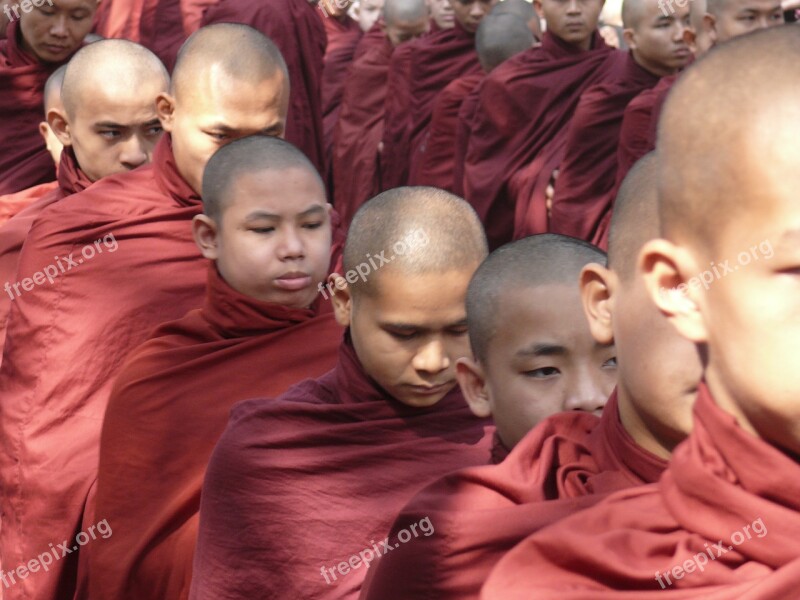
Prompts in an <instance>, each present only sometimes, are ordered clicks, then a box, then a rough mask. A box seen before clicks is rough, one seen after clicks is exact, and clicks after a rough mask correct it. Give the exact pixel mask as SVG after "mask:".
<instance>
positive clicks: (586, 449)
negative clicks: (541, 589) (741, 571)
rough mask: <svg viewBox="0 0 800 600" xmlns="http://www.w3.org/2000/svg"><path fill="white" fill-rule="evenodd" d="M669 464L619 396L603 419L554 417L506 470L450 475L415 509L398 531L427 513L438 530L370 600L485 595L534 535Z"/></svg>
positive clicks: (377, 583)
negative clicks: (622, 412) (634, 424)
mask: <svg viewBox="0 0 800 600" xmlns="http://www.w3.org/2000/svg"><path fill="white" fill-rule="evenodd" d="M665 468H666V461H664V460H662V459H660V458H658V457H656V456H654V455H652V454H650V453H649V452H647V451H646V450H644V449H642V448H641V447H640V446H638V445H637V444H636V442H634V440H633V438H631V436H630V435H629V434H628V432H627V431H626V430H625V429H624V428H623V426H622V423H621V422H620V419H619V409H618V404H617V398H616V393H614V394H613V395H612V396H611V398H610V399H609V401H608V403H607V404H606V408H605V410H604V412H603V416H602V417H601V418H598V417H596V416H594V415H591V414H588V413H583V412H569V413H561V414H558V415H555V416H553V417H550V418H548V419H546V420H545V421H543V422H542V423H540V424H539V425H538V426H537V427H536V428H534V429H533V430H532V431H531V432H530V433H529V434H528V435H526V436H525V437H524V438H523V439H522V441H520V442H519V444H517V446H516V447H515V448H514V449H513V450H512V451H511V453H510V454H509V455H508V457H507V458H506V459H505V460H504V461H503V462H501V463H500V464H498V465H490V466H483V467H473V468H468V469H462V470H461V471H457V472H455V473H452V474H450V475H447V476H445V477H443V478H442V479H440V480H439V481H437V482H435V483H433V484H431V485H429V486H428V487H427V488H425V489H424V490H423V491H422V492H421V493H419V494H418V495H417V496H416V497H415V498H414V499H413V500H412V501H411V502H410V503H409V504H408V505H406V507H405V508H404V509H403V510H402V512H401V513H400V515H399V517H398V518H397V520H396V521H395V523H394V525H393V527H392V534H396V533H397V532H399V531H401V530H402V529H405V528H407V527H408V526H409V525H410V524H411V523H415V522H418V521H419V519H420V518H423V517H424V516H430V519H431V521H432V522H433V523H435V524H436V533H435V534H434V535H431V536H429V537H420V538H417V539H415V540H413V541H412V542H410V543H408V544H405V545H403V546H401V547H400V548H398V549H396V550H395V551H393V552H392V553H391V554H390V555H388V556H385V557H383V558H381V560H380V562H378V564H377V566H376V567H375V568H376V571H375V572H374V573H373V574H372V575H371V581H370V586H369V588H368V589H367V591H366V593H364V594H362V599H364V600H406V599H409V598H436V599H437V600H467V599H477V598H478V596H479V593H480V589H481V586H482V585H483V582H484V581H485V580H486V577H487V576H488V574H489V573H490V571H491V569H492V568H493V567H494V566H495V564H497V562H498V561H499V560H500V559H501V558H502V557H503V555H504V554H505V553H506V552H508V551H509V550H510V549H511V548H513V547H514V546H515V545H516V544H517V543H519V542H520V541H522V540H524V539H525V538H526V537H527V536H529V535H530V534H531V533H533V532H535V531H537V530H539V529H541V528H543V527H546V526H548V525H550V524H552V523H553V522H555V521H557V520H559V519H561V518H564V517H566V516H568V515H570V514H572V513H573V512H576V511H578V510H581V509H583V508H587V507H589V506H592V505H594V504H595V503H597V502H599V501H600V499H602V498H603V497H605V496H607V495H608V494H609V493H610V492H613V491H617V490H620V489H625V488H629V487H632V486H639V485H641V484H643V483H651V482H653V481H656V480H657V479H658V477H659V476H660V474H661V473H662V472H663V470H664V469H665ZM533 597H535V596H529V598H533Z"/></svg>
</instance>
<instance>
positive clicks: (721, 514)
mask: <svg viewBox="0 0 800 600" xmlns="http://www.w3.org/2000/svg"><path fill="white" fill-rule="evenodd" d="M799 537H800V472H799V469H798V464H797V462H796V460H795V459H793V458H792V457H791V456H788V455H787V454H785V453H783V452H781V451H780V450H779V449H778V448H776V447H774V446H772V445H770V444H769V443H767V442H766V441H764V440H763V439H760V438H757V437H755V436H754V435H752V434H750V433H748V432H746V431H744V430H743V429H742V428H741V427H740V426H739V425H738V424H737V423H736V420H735V419H734V417H733V416H731V415H730V414H728V413H726V412H725V411H723V410H722V409H721V408H719V407H718V406H717V405H716V404H715V403H714V400H713V399H712V398H711V396H710V394H709V392H708V390H707V389H706V388H705V386H701V388H700V393H699V395H698V398H697V402H696V403H695V408H694V430H693V431H692V433H691V434H690V436H689V438H688V440H686V441H685V442H683V443H682V444H681V445H680V446H679V447H678V448H677V449H676V450H675V452H674V454H673V456H672V460H671V462H670V464H669V467H668V468H667V470H666V472H665V473H664V476H663V477H662V478H661V480H660V481H659V482H658V483H656V484H653V485H648V486H643V487H641V488H638V489H633V490H626V491H623V492H619V493H617V494H614V495H612V496H611V497H609V498H607V499H606V500H604V501H602V502H601V503H599V504H598V505H597V506H594V507H592V508H589V509H587V510H586V511H583V512H581V513H579V514H576V515H574V516H571V517H569V518H568V519H564V520H563V521H561V522H559V523H556V524H555V525H553V526H552V527H548V528H546V529H544V530H542V531H540V532H538V533H536V534H534V535H533V536H531V537H530V538H528V539H526V540H525V541H524V542H522V543H521V544H519V545H518V546H517V547H516V548H514V549H513V550H512V551H511V552H510V553H508V554H507V555H506V556H505V557H504V558H503V559H502V560H501V561H500V563H499V564H498V565H497V567H496V568H495V569H494V571H493V572H492V574H491V576H490V577H489V580H488V581H487V583H486V585H485V586H484V589H483V592H482V595H481V598H482V599H484V600H515V599H523V598H524V599H526V600H527V599H529V598H558V599H559V600H573V599H575V600H577V599H585V598H597V599H602V600H614V599H617V598H619V599H623V598H637V599H639V598H641V599H642V600H647V599H649V598H652V599H654V600H657V599H659V598H668V599H673V598H675V599H684V598H686V599H688V598H692V599H694V598H703V599H706V598H708V599H710V600H722V599H726V600H727V599H730V600H733V599H736V600H740V599H746V600H756V599H778V598H794V597H795V596H796V595H797V581H798V579H800V558H798V550H797V540H798V538H799ZM564 557H569V560H564ZM684 565H689V566H686V567H685V566H684ZM676 568H678V569H680V570H679V571H678V575H677V576H676V575H675V574H674V573H675V569H676ZM667 574H669V578H668V579H665V576H666V575H667ZM658 576H660V577H661V581H660V582H659V580H658Z"/></svg>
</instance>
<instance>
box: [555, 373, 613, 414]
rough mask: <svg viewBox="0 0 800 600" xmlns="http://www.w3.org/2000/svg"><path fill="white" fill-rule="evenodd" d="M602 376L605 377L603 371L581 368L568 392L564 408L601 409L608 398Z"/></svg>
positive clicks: (595, 411)
mask: <svg viewBox="0 0 800 600" xmlns="http://www.w3.org/2000/svg"><path fill="white" fill-rule="evenodd" d="M603 377H606V376H605V375H604V374H603V373H592V372H590V371H589V369H582V370H581V372H580V373H579V374H578V376H577V378H576V379H575V382H574V384H573V386H572V388H571V389H570V390H569V392H568V395H567V400H566V403H565V404H564V410H582V411H584V412H593V413H598V412H600V411H602V410H603V407H604V406H605V405H606V401H607V400H608V396H607V390H606V386H604V385H603Z"/></svg>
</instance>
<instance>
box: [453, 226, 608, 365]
mask: <svg viewBox="0 0 800 600" xmlns="http://www.w3.org/2000/svg"><path fill="white" fill-rule="evenodd" d="M589 263H600V264H602V265H605V264H606V255H605V253H604V252H603V251H602V250H600V249H599V248H597V247H595V246H592V245H591V244H589V243H587V242H584V241H582V240H578V239H575V238H571V237H567V236H564V235H558V234H552V233H545V234H541V235H534V236H531V237H527V238H524V239H521V240H518V241H516V242H512V243H510V244H506V245H505V246H502V247H501V248H498V249H497V250H495V251H494V252H492V254H491V255H490V256H489V258H487V259H486V260H485V261H484V263H483V264H482V265H481V266H480V267H479V268H478V270H477V272H476V273H475V275H474V277H473V278H472V281H471V282H470V284H469V289H468V291H467V323H468V326H469V338H470V344H471V345H472V351H473V353H474V354H475V357H476V358H477V359H478V360H480V361H482V362H485V361H486V356H487V354H488V348H489V343H490V342H491V340H492V337H493V336H494V335H495V331H496V329H497V319H498V318H502V315H499V314H498V308H499V304H500V298H501V296H503V294H506V293H508V292H510V291H516V290H519V289H526V288H533V287H538V286H544V285H554V284H556V285H557V284H563V285H574V286H575V288H576V289H577V287H578V278H579V276H580V273H581V269H583V267H584V266H586V265H587V264H589Z"/></svg>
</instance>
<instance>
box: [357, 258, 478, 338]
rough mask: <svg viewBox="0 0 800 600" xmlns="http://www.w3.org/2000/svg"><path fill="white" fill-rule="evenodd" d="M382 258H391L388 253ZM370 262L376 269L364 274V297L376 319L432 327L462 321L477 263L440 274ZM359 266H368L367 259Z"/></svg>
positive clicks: (363, 267)
mask: <svg viewBox="0 0 800 600" xmlns="http://www.w3.org/2000/svg"><path fill="white" fill-rule="evenodd" d="M373 258H374V257H373ZM383 258H385V259H387V260H388V259H391V258H392V255H391V252H386V253H385V254H384V255H383ZM373 262H374V263H375V264H376V265H377V266H378V270H375V271H372V270H371V271H370V273H369V274H368V275H367V281H368V283H369V286H370V293H369V294H365V295H364V298H365V300H367V303H366V304H367V305H368V307H369V310H371V311H372V312H374V313H375V314H376V315H377V317H378V318H379V319H380V320H382V321H386V322H398V323H405V324H413V325H418V326H431V327H435V326H442V325H447V324H450V322H451V321H460V320H463V319H466V313H467V310H466V304H465V303H466V295H467V286H468V285H469V281H470V279H471V278H472V275H473V273H474V272H475V270H476V269H477V268H478V265H477V264H476V265H475V266H474V268H465V269H455V270H450V271H446V272H444V273H423V274H409V273H405V272H404V271H403V270H402V269H401V268H398V267H395V266H393V265H391V263H390V264H389V265H381V264H380V261H378V260H373ZM359 266H361V267H362V269H366V268H367V267H371V265H370V263H369V259H368V258H367V257H365V258H364V262H362V263H360V265H357V266H356V267H355V268H356V269H357V268H358V267H359Z"/></svg>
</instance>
